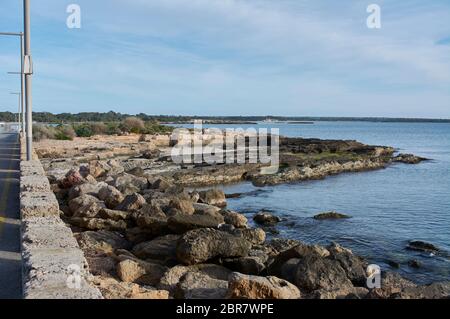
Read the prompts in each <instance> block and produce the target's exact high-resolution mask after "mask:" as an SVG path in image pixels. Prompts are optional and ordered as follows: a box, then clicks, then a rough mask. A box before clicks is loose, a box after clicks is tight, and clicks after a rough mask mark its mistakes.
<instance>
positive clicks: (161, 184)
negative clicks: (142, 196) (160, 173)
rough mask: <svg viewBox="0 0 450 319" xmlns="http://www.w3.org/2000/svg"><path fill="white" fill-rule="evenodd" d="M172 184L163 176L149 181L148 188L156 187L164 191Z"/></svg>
mask: <svg viewBox="0 0 450 319" xmlns="http://www.w3.org/2000/svg"><path fill="white" fill-rule="evenodd" d="M172 186H173V184H172V183H171V182H169V181H168V180H167V179H164V178H158V179H156V180H155V181H153V182H152V183H151V186H150V188H152V189H158V190H160V191H163V192H164V191H166V190H167V189H169V188H170V187H172Z"/></svg>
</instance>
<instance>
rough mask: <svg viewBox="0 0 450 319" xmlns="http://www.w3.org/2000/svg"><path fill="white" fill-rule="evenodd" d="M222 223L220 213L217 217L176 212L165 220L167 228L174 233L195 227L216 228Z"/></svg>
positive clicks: (182, 232) (181, 232) (180, 232)
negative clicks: (176, 213)
mask: <svg viewBox="0 0 450 319" xmlns="http://www.w3.org/2000/svg"><path fill="white" fill-rule="evenodd" d="M222 223H223V217H222V216H221V215H219V216H218V218H216V217H213V216H209V215H184V214H178V215H175V216H173V217H170V218H169V219H168V221H167V224H168V227H169V229H170V230H171V231H172V232H174V233H176V234H184V233H185V232H187V231H189V230H192V229H197V228H217V226H219V225H220V224H222Z"/></svg>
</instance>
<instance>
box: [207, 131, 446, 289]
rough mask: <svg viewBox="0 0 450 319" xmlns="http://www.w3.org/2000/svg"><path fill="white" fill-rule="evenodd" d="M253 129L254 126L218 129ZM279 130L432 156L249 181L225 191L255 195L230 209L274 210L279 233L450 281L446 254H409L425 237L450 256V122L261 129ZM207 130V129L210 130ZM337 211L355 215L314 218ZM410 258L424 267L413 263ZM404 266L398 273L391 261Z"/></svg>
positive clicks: (422, 277) (425, 278)
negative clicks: (267, 183)
mask: <svg viewBox="0 0 450 319" xmlns="http://www.w3.org/2000/svg"><path fill="white" fill-rule="evenodd" d="M213 126H214V127H222V128H223V127H243V128H246V127H249V125H241V126H237V125H213ZM258 126H259V127H277V128H279V129H280V134H282V135H285V136H300V137H316V138H323V139H354V140H358V141H361V142H363V143H368V144H377V145H389V146H393V147H395V148H398V150H399V151H400V152H404V153H414V154H416V155H420V156H424V157H427V158H431V159H433V160H432V161H430V162H424V163H422V164H419V165H405V164H395V165H392V166H390V167H388V168H387V169H384V170H378V171H371V172H362V173H349V174H342V175H338V176H333V177H329V178H327V179H325V180H320V181H310V182H301V183H296V184H289V185H279V186H274V187H264V188H256V187H254V186H252V185H251V184H250V183H241V184H236V185H229V186H224V187H223V188H224V189H225V191H226V192H227V193H236V192H251V193H250V194H248V195H247V196H244V197H242V198H238V199H229V200H228V203H229V208H231V209H233V210H236V211H239V212H242V213H245V214H248V216H249V217H251V216H252V215H253V214H254V213H255V212H258V211H259V210H262V209H265V210H270V211H272V212H273V213H274V214H277V215H279V216H281V217H282V218H283V222H282V223H281V224H280V225H279V226H277V227H276V229H277V231H278V232H279V234H276V235H273V236H281V237H289V238H294V239H299V240H302V241H305V242H308V243H320V244H327V243H329V242H331V241H336V242H338V243H341V244H342V245H344V246H346V247H349V248H351V249H352V250H353V251H354V252H355V253H357V254H359V255H362V256H364V257H366V258H367V259H368V260H369V261H370V262H373V263H377V264H379V265H380V266H381V267H382V269H391V270H396V271H399V272H400V273H401V274H402V275H404V276H406V277H408V278H410V279H412V280H414V281H416V282H418V283H429V282H432V281H438V280H450V259H449V258H448V256H447V257H446V256H430V255H428V254H424V253H417V252H413V251H409V250H406V249H405V246H406V245H407V243H408V241H409V240H424V241H428V242H431V243H433V244H435V245H437V246H439V247H440V248H441V249H442V250H445V251H447V252H450V124H436V123H368V122H317V123H315V124H314V125H304V124H282V123H271V124H267V123H264V124H260V125H258ZM205 127H208V126H206V125H205ZM329 210H336V211H339V212H342V213H346V214H349V215H351V216H352V217H353V218H351V219H348V220H339V221H316V220H314V219H312V218H311V217H312V216H314V215H315V214H317V213H319V212H323V211H329ZM411 259H416V260H418V261H419V262H420V263H421V264H422V266H421V268H419V269H413V268H410V267H409V266H408V261H409V260H411ZM388 260H392V261H396V262H398V263H400V268H399V269H392V268H391V267H390V266H389V265H388V264H387V261H388Z"/></svg>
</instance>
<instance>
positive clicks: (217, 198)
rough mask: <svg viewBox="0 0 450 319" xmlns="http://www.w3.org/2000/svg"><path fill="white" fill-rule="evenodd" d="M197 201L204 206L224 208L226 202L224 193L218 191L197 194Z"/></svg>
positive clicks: (212, 190)
mask: <svg viewBox="0 0 450 319" xmlns="http://www.w3.org/2000/svg"><path fill="white" fill-rule="evenodd" d="M199 197H200V198H199V201H200V202H201V203H204V204H208V205H213V206H217V207H225V206H226V205H227V200H226V198H225V193H224V192H223V191H222V190H220V189H216V188H214V189H210V190H207V191H201V192H199Z"/></svg>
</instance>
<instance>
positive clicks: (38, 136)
mask: <svg viewBox="0 0 450 319" xmlns="http://www.w3.org/2000/svg"><path fill="white" fill-rule="evenodd" d="M55 133H56V132H55V128H54V127H51V126H46V125H42V124H35V125H33V141H36V142H39V141H41V140H45V139H53V138H55Z"/></svg>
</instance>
